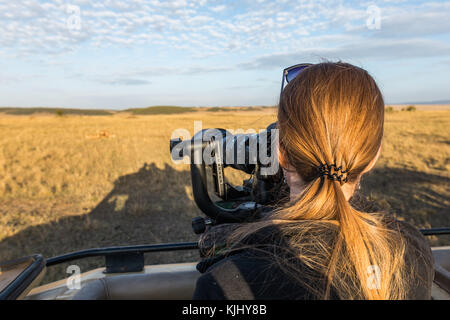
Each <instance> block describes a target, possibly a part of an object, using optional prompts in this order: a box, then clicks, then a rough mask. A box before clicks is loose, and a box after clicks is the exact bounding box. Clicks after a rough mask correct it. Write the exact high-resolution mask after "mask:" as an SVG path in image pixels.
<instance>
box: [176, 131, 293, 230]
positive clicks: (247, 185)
mask: <svg viewBox="0 0 450 320" xmlns="http://www.w3.org/2000/svg"><path fill="white" fill-rule="evenodd" d="M277 147H278V130H277V128H276V123H272V124H270V125H269V126H268V127H267V128H266V129H265V130H263V131H261V132H260V133H259V134H256V133H253V134H234V135H233V134H231V133H230V132H228V131H227V130H224V129H217V128H215V129H203V130H201V131H199V132H197V133H196V134H195V135H194V137H193V138H192V139H190V140H185V141H182V140H181V139H179V138H178V139H172V140H170V152H171V156H172V159H173V160H175V161H177V160H178V161H180V160H183V159H185V157H188V159H189V163H190V169H191V181H192V189H193V195H194V200H195V202H196V204H197V206H198V207H199V208H200V210H202V211H203V213H205V215H206V216H207V217H208V218H207V219H203V218H194V220H193V228H194V232H196V233H202V232H203V231H204V229H205V227H206V225H207V224H212V225H216V224H220V223H235V222H244V221H251V220H253V219H257V218H258V216H259V212H261V209H263V208H264V207H270V206H272V205H274V204H275V203H278V202H280V201H282V200H283V198H284V197H285V196H286V195H287V194H288V187H287V184H286V183H285V179H284V177H283V172H282V170H281V169H280V167H279V164H278V154H277ZM207 167H210V168H211V169H212V170H211V172H212V174H211V176H210V177H208V176H207V173H206V172H207V170H206V168H207ZM226 167H231V168H233V169H235V170H240V171H243V172H245V173H247V174H250V175H251V177H250V178H249V179H246V180H244V181H243V183H242V185H239V186H235V185H232V184H231V183H229V182H228V181H227V180H226V178H225V175H224V168H226ZM208 178H209V179H212V180H213V184H214V193H215V194H216V195H217V197H219V198H220V199H221V200H220V201H215V202H213V201H212V200H211V198H210V196H209V193H208V186H207V182H208Z"/></svg>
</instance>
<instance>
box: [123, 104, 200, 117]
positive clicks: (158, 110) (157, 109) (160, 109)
mask: <svg viewBox="0 0 450 320" xmlns="http://www.w3.org/2000/svg"><path fill="white" fill-rule="evenodd" d="M198 109H199V108H195V107H178V106H154V107H147V108H132V109H126V110H123V111H122V112H131V113H133V114H136V115H149V114H174V113H185V112H193V111H197V110H198Z"/></svg>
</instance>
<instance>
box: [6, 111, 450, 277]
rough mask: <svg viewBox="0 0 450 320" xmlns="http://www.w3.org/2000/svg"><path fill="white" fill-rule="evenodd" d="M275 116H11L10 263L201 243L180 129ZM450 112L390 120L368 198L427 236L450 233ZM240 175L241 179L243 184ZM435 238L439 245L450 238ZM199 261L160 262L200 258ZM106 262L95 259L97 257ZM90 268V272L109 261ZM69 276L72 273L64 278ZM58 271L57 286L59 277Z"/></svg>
mask: <svg viewBox="0 0 450 320" xmlns="http://www.w3.org/2000/svg"><path fill="white" fill-rule="evenodd" d="M275 118H276V116H275V111H274V109H269V108H268V109H265V110H255V111H233V112H230V111H223V112H222V111H219V112H194V113H184V114H172V115H148V116H136V115H129V114H115V115H111V116H72V115H71V116H64V117H56V116H54V115H45V116H39V115H37V116H36V115H34V116H10V115H0V145H1V151H0V260H4V259H9V258H13V257H19V256H22V255H26V254H31V253H42V254H44V256H46V257H50V256H53V255H57V254H62V253H65V252H69V251H73V250H79V249H84V248H89V247H99V246H111V245H126V244H137V243H140V244H142V243H161V242H175V241H194V240H195V239H196V236H195V235H194V234H193V232H192V231H191V227H190V221H191V219H192V218H193V217H195V216H197V215H201V212H200V210H199V209H197V208H196V206H195V204H194V202H193V200H192V188H191V185H190V174H189V166H188V165H174V164H173V163H172V161H171V160H170V154H169V139H170V136H171V133H172V131H173V130H174V129H176V128H186V129H188V130H189V131H190V132H191V133H193V122H194V120H202V121H203V127H204V128H207V127H222V128H230V129H238V128H244V129H245V128H254V129H256V130H257V129H262V128H265V127H266V126H267V125H268V124H269V123H271V122H273V121H274V120H275ZM449 127H450V111H449V110H437V111H415V112H401V111H398V112H392V113H389V114H387V115H386V125H385V140H384V145H383V153H382V157H381V158H380V161H379V162H378V164H377V166H376V168H375V170H374V172H373V173H371V174H369V175H368V176H367V177H365V178H363V189H362V190H363V192H365V193H367V194H368V195H370V196H371V197H372V198H373V199H375V200H377V201H378V202H379V203H380V204H382V205H383V206H385V207H391V208H392V209H393V210H394V211H395V212H396V214H397V215H398V216H399V217H401V218H404V219H406V220H409V221H411V222H413V223H414V224H416V225H417V226H418V227H439V226H446V227H448V226H450V223H449V215H448V213H449V202H450V200H449V198H450V184H449V181H450V180H449V169H450V135H449V133H450V131H449ZM238 176H239V175H238V174H237V173H236V174H235V175H234V177H233V179H237V177H238ZM443 239H444V240H442V239H441V240H440V241H439V242H438V240H436V239H434V238H432V239H430V240H431V241H432V243H442V241H447V244H448V237H447V238H443ZM197 258H198V255H197V253H196V252H185V253H180V252H177V253H168V254H155V255H149V257H148V259H149V260H148V262H153V263H160V262H168V261H170V262H174V261H186V260H189V259H191V260H193V259H197ZM94 260H95V259H94ZM94 260H93V261H90V262H83V263H81V264H80V265H81V266H82V268H84V269H82V270H86V268H89V267H91V266H93V265H95V264H96V263H98V261H97V260H95V261H94ZM60 270H62V269H60ZM55 274H56V273H52V272H50V276H49V278H48V279H53V278H55V277H56V275H55Z"/></svg>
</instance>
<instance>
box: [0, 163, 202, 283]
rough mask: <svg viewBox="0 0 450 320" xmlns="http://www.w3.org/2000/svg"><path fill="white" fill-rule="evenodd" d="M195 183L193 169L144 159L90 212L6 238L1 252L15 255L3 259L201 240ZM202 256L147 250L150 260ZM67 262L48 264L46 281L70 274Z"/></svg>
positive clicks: (90, 263)
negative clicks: (195, 224)
mask: <svg viewBox="0 0 450 320" xmlns="http://www.w3.org/2000/svg"><path fill="white" fill-rule="evenodd" d="M190 185H191V179H190V173H189V171H186V170H185V171H177V170H175V169H174V168H173V167H171V166H169V165H167V164H166V165H165V167H164V168H163V169H160V168H158V167H157V166H156V165H155V164H154V163H152V164H145V165H144V166H143V167H142V168H140V169H139V170H138V171H137V172H135V173H132V174H127V175H124V176H121V177H119V178H118V179H117V180H116V181H115V182H114V188H113V189H112V190H111V191H110V192H109V193H108V194H107V195H106V196H105V197H104V198H103V200H101V201H100V202H99V203H98V204H97V205H96V206H95V207H94V208H93V209H92V210H91V211H90V212H88V213H85V214H81V215H73V216H65V217H62V218H60V219H58V220H57V221H54V222H52V223H48V224H42V225H37V226H32V227H28V228H26V229H24V230H23V231H21V232H19V233H17V234H15V235H13V236H12V237H9V238H6V239H4V240H3V241H2V242H0V252H5V251H6V252H12V253H13V254H14V256H13V257H4V256H3V257H2V260H5V259H11V258H16V257H19V256H23V255H28V254H32V253H41V254H42V255H43V256H44V257H52V256H55V255H60V254H64V253H68V252H72V251H76V250H82V249H87V248H93V247H106V246H123V245H132V244H158V243H166V242H185V241H196V240H197V236H196V235H195V234H194V233H193V231H192V228H191V220H192V218H193V217H195V216H198V215H201V212H200V210H199V209H198V208H197V207H196V206H195V203H194V201H193V200H192V197H190V196H189V194H188V192H189V190H190V189H189V188H188V187H189V186H190ZM36 239H39V240H40V241H36ZM49 243H52V245H51V246H48V245H47V244H49ZM55 244H57V245H55ZM5 249H8V250H5ZM198 258H199V255H198V253H197V252H196V251H195V250H194V251H192V250H191V251H176V252H168V253H151V254H147V255H146V263H168V262H182V261H194V260H196V259H198ZM103 263H104V262H103V258H89V259H86V260H79V261H74V262H73V263H72V264H77V265H79V266H80V268H81V270H82V271H83V270H88V269H91V268H93V267H98V266H101V265H103ZM68 265H69V264H67V265H66V264H64V265H61V266H54V267H51V268H49V270H48V275H47V276H46V279H45V280H46V281H52V280H54V279H57V278H62V277H65V276H67V275H66V274H65V272H64V271H65V268H66V267H67V266H68Z"/></svg>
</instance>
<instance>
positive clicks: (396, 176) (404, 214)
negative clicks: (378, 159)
mask: <svg viewBox="0 0 450 320" xmlns="http://www.w3.org/2000/svg"><path fill="white" fill-rule="evenodd" d="M445 174H446V173H444V172H443V175H438V174H431V173H423V172H418V171H413V170H409V169H401V168H386V167H385V168H376V169H374V170H372V171H371V172H369V173H368V174H367V175H366V176H363V178H362V181H361V192H362V193H363V194H365V195H367V196H368V197H369V198H370V199H373V200H375V201H376V203H377V204H378V205H379V206H381V207H382V208H385V209H389V211H390V212H392V213H393V214H394V215H395V216H396V217H399V218H401V219H404V220H406V221H408V222H410V223H411V224H413V225H415V226H416V227H418V228H439V227H450V215H449V213H450V198H449V194H450V178H449V177H446V176H445ZM429 239H431V240H432V241H431V243H432V244H434V245H437V244H447V245H448V244H449V242H450V237H449V236H440V237H439V238H436V237H430V238H429Z"/></svg>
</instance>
